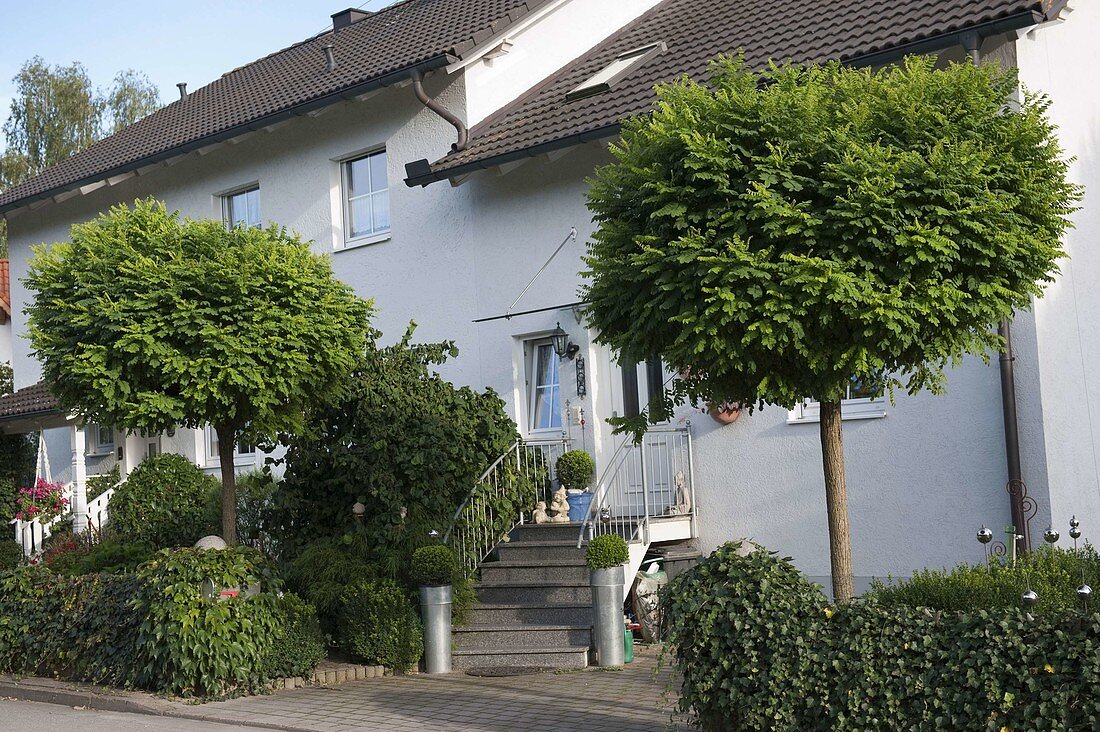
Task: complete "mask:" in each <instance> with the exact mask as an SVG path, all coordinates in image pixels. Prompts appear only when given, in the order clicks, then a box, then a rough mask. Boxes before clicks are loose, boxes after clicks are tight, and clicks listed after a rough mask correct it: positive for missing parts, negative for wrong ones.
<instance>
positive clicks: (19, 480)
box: [0, 186, 38, 525]
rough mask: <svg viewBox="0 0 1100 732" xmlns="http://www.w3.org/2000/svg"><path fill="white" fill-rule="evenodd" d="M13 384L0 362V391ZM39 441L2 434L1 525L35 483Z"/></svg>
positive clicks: (5, 391) (7, 367) (32, 436)
mask: <svg viewBox="0 0 1100 732" xmlns="http://www.w3.org/2000/svg"><path fill="white" fill-rule="evenodd" d="M2 187H3V186H0V188H2ZM0 238H2V237H0ZM13 387H14V384H13V375H12V369H11V364H10V363H7V362H4V363H0V395H3V394H10V393H11V392H12V391H13ZM37 441H38V435H37V433H35V434H29V435H7V434H0V524H2V525H7V523H8V522H9V521H10V520H11V519H12V518H13V517H14V516H15V513H16V511H18V510H19V509H18V507H17V505H18V502H17V495H18V490H19V488H20V487H21V486H30V485H33V484H34V461H35V457H36V456H37V452H36V451H35V445H36V444H37Z"/></svg>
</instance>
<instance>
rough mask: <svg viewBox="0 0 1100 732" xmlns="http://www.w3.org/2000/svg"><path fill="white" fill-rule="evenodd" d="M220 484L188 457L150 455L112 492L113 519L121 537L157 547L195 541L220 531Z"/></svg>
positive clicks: (111, 510)
mask: <svg viewBox="0 0 1100 732" xmlns="http://www.w3.org/2000/svg"><path fill="white" fill-rule="evenodd" d="M220 490H221V486H220V484H219V483H218V481H217V480H216V479H215V478H213V477H212V476H209V475H206V474H205V473H203V472H202V471H201V470H199V469H198V468H197V467H195V466H194V465H193V464H192V463H191V462H190V461H189V460H188V459H187V458H185V457H183V456H182V455H175V454H173V453H167V452H166V453H162V454H160V455H157V456H155V457H151V458H148V459H146V460H145V461H144V462H142V463H141V464H140V465H138V466H137V467H136V468H135V469H134V472H133V473H131V474H130V475H129V477H128V478H127V479H126V482H125V483H123V484H122V485H120V486H119V487H118V489H117V490H116V491H115V492H114V494H113V495H112V496H111V503H110V516H111V518H110V525H111V529H112V531H113V532H114V533H115V535H116V536H118V537H119V538H120V539H121V540H123V541H126V542H132V543H146V544H152V545H153V546H155V547H162V548H167V547H183V546H191V545H192V544H194V543H195V542H196V541H198V540H199V539H201V538H202V537H203V536H206V535H208V534H212V533H219V529H218V527H219V525H220V524H219V520H218V509H217V500H218V496H219V495H220V493H219V492H220Z"/></svg>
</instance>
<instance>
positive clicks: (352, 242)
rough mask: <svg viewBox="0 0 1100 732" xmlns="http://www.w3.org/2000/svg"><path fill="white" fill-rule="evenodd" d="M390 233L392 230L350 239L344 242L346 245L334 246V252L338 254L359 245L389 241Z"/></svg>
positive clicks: (365, 245)
mask: <svg viewBox="0 0 1100 732" xmlns="http://www.w3.org/2000/svg"><path fill="white" fill-rule="evenodd" d="M390 235H391V232H389V231H386V232H383V233H381V234H375V235H373V236H361V237H359V238H358V239H349V240H348V241H346V242H344V246H342V247H334V248H333V250H332V251H333V253H334V254H338V253H340V252H346V251H347V250H349V249H358V248H359V247H369V246H370V245H371V244H380V243H382V242H384V241H389V240H390Z"/></svg>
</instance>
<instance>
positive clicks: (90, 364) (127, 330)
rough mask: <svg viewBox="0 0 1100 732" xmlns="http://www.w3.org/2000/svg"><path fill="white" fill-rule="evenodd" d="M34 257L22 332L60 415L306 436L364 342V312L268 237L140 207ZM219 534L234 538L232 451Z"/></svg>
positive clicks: (298, 246)
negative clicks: (311, 413) (310, 420)
mask: <svg viewBox="0 0 1100 732" xmlns="http://www.w3.org/2000/svg"><path fill="white" fill-rule="evenodd" d="M70 238H71V243H69V242H60V243H57V244H54V245H52V246H41V247H38V248H36V249H35V255H34V258H33V260H32V261H31V264H30V267H29V270H28V274H27V278H26V283H27V287H28V289H29V290H30V291H32V292H33V293H35V299H34V301H33V302H32V303H31V304H30V305H29V306H28V308H27V315H28V333H29V336H30V339H31V343H32V345H33V347H34V350H35V352H36V354H37V356H38V357H39V359H40V360H41V361H42V372H43V377H44V379H45V380H46V381H47V382H48V383H49V384H50V385H51V387H52V389H53V391H54V393H55V394H56V396H57V398H58V402H59V403H60V405H61V407H62V408H64V409H66V410H70V411H72V412H74V413H76V414H78V415H79V416H80V417H82V418H83V419H85V420H86V421H89V422H97V423H100V424H111V425H117V426H119V427H121V428H125V429H131V430H137V429H141V430H145V431H146V432H150V433H156V432H163V431H166V430H169V429H174V428H175V427H176V426H177V425H182V426H185V427H190V428H200V427H203V426H204V425H206V424H212V425H213V426H214V427H215V428H216V429H217V432H218V435H219V436H220V439H221V442H222V443H223V444H226V445H228V444H230V443H234V442H236V441H237V440H238V439H239V438H242V437H243V438H245V439H249V440H251V441H254V442H255V441H258V440H262V439H269V440H270V439H274V438H275V436H276V435H278V434H280V433H283V432H300V431H302V430H303V429H304V428H305V427H306V421H305V412H306V410H307V409H311V408H313V407H316V406H317V405H318V404H323V403H324V402H326V401H327V400H329V399H332V398H335V397H336V396H338V395H339V394H340V393H341V392H342V389H343V385H344V382H345V377H346V376H347V374H348V373H349V372H350V371H351V369H352V367H353V366H354V363H355V359H356V357H357V356H358V354H360V353H361V352H362V351H363V348H364V346H365V344H366V336H367V332H366V331H367V328H368V323H367V319H368V316H369V315H370V311H371V305H370V303H368V302H365V301H363V300H361V299H360V298H358V297H357V296H356V295H355V294H354V292H353V290H352V289H351V287H350V286H348V285H347V284H345V283H343V282H340V281H339V280H337V279H336V278H335V277H334V276H333V273H332V265H331V262H330V260H329V258H327V257H323V256H319V255H315V254H313V253H312V252H311V251H310V247H309V244H308V243H307V242H303V241H301V240H300V239H298V238H297V237H296V236H291V235H289V234H288V233H287V232H286V231H285V230H281V229H278V228H275V227H272V228H269V229H258V228H251V227H242V226H238V227H235V228H233V229H229V230H227V229H226V227H225V225H224V223H223V222H222V221H221V220H220V219H219V220H213V219H203V220H197V221H195V220H190V219H188V220H183V221H181V220H180V218H179V215H178V213H177V212H173V213H170V212H169V211H168V210H167V208H166V207H165V206H164V205H163V204H161V203H158V202H156V201H154V200H152V199H149V200H145V201H137V202H135V203H134V206H133V208H127V207H126V206H122V205H120V206H115V207H113V208H112V209H111V210H110V212H109V213H107V214H104V215H101V216H100V217H99V218H98V219H95V220H94V221H91V222H88V223H85V224H79V225H76V226H74V227H73V229H72V233H71V236H70ZM222 452H223V455H222V462H223V471H222V480H223V483H224V495H223V516H222V524H223V528H222V532H223V537H224V538H225V539H226V541H228V542H230V543H234V542H235V540H236V536H235V534H236V521H235V519H234V517H233V515H232V513H233V510H234V509H235V505H236V504H235V497H234V474H233V471H232V470H230V469H228V468H230V467H231V453H230V452H229V451H228V450H223V451H222Z"/></svg>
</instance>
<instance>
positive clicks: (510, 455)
mask: <svg viewBox="0 0 1100 732" xmlns="http://www.w3.org/2000/svg"><path fill="white" fill-rule="evenodd" d="M568 449H569V440H568V438H567V437H566V436H564V435H563V436H562V437H561V438H558V439H555V440H546V441H539V440H516V441H515V442H514V443H512V446H511V447H509V448H508V451H507V452H505V453H504V454H502V455H501V456H500V457H498V458H497V459H496V460H494V461H493V463H492V464H491V465H490V466H489V467H488V468H486V469H485V472H483V473H482V474H481V476H480V477H479V478H478V479H477V482H476V483H475V484H474V488H473V489H472V490H471V491H470V494H469V495H468V496H467V497H466V500H465V501H463V503H462V505H461V506H459V507H458V510H457V511H455V513H454V516H453V517H452V518H451V525H450V527H449V528H448V529H447V533H446V534H444V536H443V543H444V544H447V545H449V546H450V547H451V548H452V549H453V550H454V552H455V555H456V559H457V560H458V564H459V567H461V569H462V573H463V574H464V575H465V576H466V577H471V576H473V575H474V574H475V573H476V572H477V569H478V567H480V566H481V563H482V561H484V560H485V558H486V557H487V556H489V554H490V553H491V552H492V551H493V549H494V548H495V547H496V545H497V544H498V543H499V542H500V541H502V540H503V539H504V538H505V537H506V536H507V535H508V533H509V532H511V530H512V529H513V528H515V527H516V526H518V525H519V524H522V523H523V521H524V512H525V511H530V510H531V509H533V508H534V507H535V503H537V502H538V501H540V500H545V501H547V502H548V503H549V500H550V496H551V494H552V492H553V490H552V488H553V483H554V480H555V475H554V464H555V463H556V462H557V459H558V457H559V456H560V455H561V454H562V453H564V452H565V451H566V450H568Z"/></svg>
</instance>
